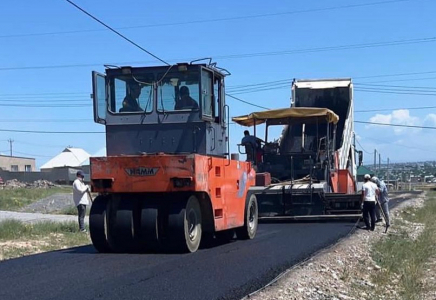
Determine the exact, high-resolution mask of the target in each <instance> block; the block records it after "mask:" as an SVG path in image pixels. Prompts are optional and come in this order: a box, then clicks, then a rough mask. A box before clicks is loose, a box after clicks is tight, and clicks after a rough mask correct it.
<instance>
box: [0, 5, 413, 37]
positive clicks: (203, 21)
mask: <svg viewBox="0 0 436 300" xmlns="http://www.w3.org/2000/svg"><path fill="white" fill-rule="evenodd" d="M407 1H410V0H390V1H377V2H369V3H361V4H349V5H339V6H330V7H321V8H311V9H302V10H294V11H288V12H277V13H265V14H256V15H246V16H236V17H225V18H216V19H212V18H210V19H204V20H190V21H180V22H172V23H160V24H159V23H158V24H146V25H136V26H124V27H117V28H116V29H118V30H126V29H127V30H128V29H140V28H152V27H165V26H180V25H190V24H202V23H212V22H225V21H235V20H249V19H255V18H266V17H275V16H283V15H294V14H302V13H311V12H323V11H331V10H339V9H349V8H359V7H368V6H376V5H383V4H390V3H398V2H407ZM101 31H105V30H104V29H85V30H70V31H54V32H42V33H25V34H13V35H2V36H0V38H13V37H32V36H46V35H60V34H75V33H86V32H101Z"/></svg>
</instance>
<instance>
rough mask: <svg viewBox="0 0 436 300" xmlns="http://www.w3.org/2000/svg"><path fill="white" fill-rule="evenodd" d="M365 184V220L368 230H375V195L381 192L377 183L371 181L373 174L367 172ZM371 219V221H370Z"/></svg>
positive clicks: (363, 197)
mask: <svg viewBox="0 0 436 300" xmlns="http://www.w3.org/2000/svg"><path fill="white" fill-rule="evenodd" d="M363 178H364V181H365V182H364V184H363V186H362V203H363V220H364V221H365V225H366V228H365V229H366V230H371V231H374V229H375V221H376V219H375V206H376V199H375V197H377V196H378V194H379V189H378V187H377V185H376V184H375V183H373V182H371V180H370V179H371V175H369V174H365V176H364V177H363ZM370 220H371V222H370Z"/></svg>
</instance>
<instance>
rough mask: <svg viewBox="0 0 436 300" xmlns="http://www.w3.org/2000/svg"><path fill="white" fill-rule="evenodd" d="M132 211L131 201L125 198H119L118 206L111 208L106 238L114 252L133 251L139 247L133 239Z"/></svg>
mask: <svg viewBox="0 0 436 300" xmlns="http://www.w3.org/2000/svg"><path fill="white" fill-rule="evenodd" d="M133 212H134V206H133V202H132V201H129V200H126V199H121V200H120V202H119V204H118V207H113V209H111V212H110V213H111V218H110V222H109V239H108V240H109V245H110V247H111V248H112V250H113V251H115V252H119V253H125V252H135V251H137V250H138V249H139V243H138V242H137V240H136V239H135V226H134V220H133Z"/></svg>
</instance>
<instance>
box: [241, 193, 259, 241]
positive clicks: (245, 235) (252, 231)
mask: <svg viewBox="0 0 436 300" xmlns="http://www.w3.org/2000/svg"><path fill="white" fill-rule="evenodd" d="M251 207H253V209H254V212H253V214H254V219H253V223H252V226H250V211H249V210H250V209H251ZM258 217H259V206H258V204H257V199H256V196H255V195H254V194H253V195H251V196H250V198H249V199H248V201H247V203H246V205H245V212H244V226H242V227H239V228H236V236H237V237H238V239H240V240H251V239H253V238H254V237H255V236H256V232H257V226H258V222H259V220H258Z"/></svg>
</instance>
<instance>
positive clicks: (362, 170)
mask: <svg viewBox="0 0 436 300" xmlns="http://www.w3.org/2000/svg"><path fill="white" fill-rule="evenodd" d="M365 174H369V175H371V177H372V176H374V172H373V171H371V170H370V169H369V168H367V167H365V166H359V167H358V168H357V181H359V182H363V176H365Z"/></svg>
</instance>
